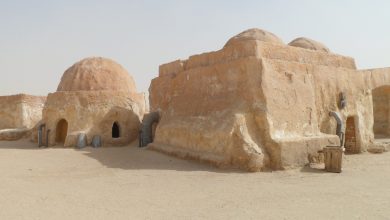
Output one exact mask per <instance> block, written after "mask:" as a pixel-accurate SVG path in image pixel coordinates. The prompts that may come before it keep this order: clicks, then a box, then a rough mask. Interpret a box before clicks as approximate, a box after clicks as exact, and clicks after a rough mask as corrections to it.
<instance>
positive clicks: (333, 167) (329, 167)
mask: <svg viewBox="0 0 390 220" xmlns="http://www.w3.org/2000/svg"><path fill="white" fill-rule="evenodd" d="M323 153H324V162H325V170H326V171H327V172H333V173H341V167H342V161H343V153H344V148H342V147H340V146H327V147H325V148H324V150H323Z"/></svg>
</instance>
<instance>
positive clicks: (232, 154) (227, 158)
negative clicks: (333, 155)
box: [149, 40, 390, 170]
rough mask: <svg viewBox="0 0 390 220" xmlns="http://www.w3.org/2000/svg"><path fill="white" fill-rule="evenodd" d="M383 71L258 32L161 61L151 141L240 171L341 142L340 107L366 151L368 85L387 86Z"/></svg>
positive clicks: (292, 160) (277, 165)
mask: <svg viewBox="0 0 390 220" xmlns="http://www.w3.org/2000/svg"><path fill="white" fill-rule="evenodd" d="M389 70H390V69H377V70H366V71H357V70H356V65H355V62H354V60H353V59H352V58H350V57H345V56H340V55H336V54H332V53H328V52H324V51H313V50H308V49H303V48H298V47H291V46H285V45H281V44H274V43H268V42H262V41H258V40H246V41H238V42H234V43H230V44H229V45H226V46H225V47H224V48H223V49H222V50H219V51H216V52H210V53H204V54H200V55H194V56H191V57H190V58H189V59H188V60H178V61H174V62H172V63H168V64H164V65H161V66H160V74H159V77H157V78H155V79H153V80H152V83H151V86H150V89H149V90H150V103H151V110H152V111H160V112H161V115H162V119H161V120H160V123H159V124H158V126H157V130H156V137H155V141H154V142H153V143H152V144H151V147H152V148H154V149H157V150H160V151H164V152H167V153H170V154H175V155H179V156H182V157H191V158H196V159H199V160H205V161H209V162H212V163H215V164H217V165H219V166H236V167H240V168H243V169H247V170H261V169H263V168H272V169H284V168H287V167H291V166H301V165H304V164H306V163H308V162H310V161H315V160H316V159H318V158H317V156H318V153H317V151H318V150H320V149H322V148H323V147H325V146H327V145H337V144H339V139H338V137H337V136H336V135H335V134H336V122H335V120H334V119H333V118H331V117H330V116H329V112H330V111H337V112H340V113H341V115H342V117H343V120H344V122H345V121H346V119H347V118H348V117H353V118H354V123H355V124H354V126H355V130H356V145H357V148H358V149H359V151H364V150H366V149H367V148H368V147H369V146H370V144H372V143H373V141H374V135H373V124H374V120H373V107H372V96H371V90H372V89H373V88H376V87H378V86H380V85H390V80H389V79H388V76H390V71H389ZM341 92H344V94H345V95H346V99H347V106H346V107H345V108H344V109H341V108H340V106H339V96H340V93H341Z"/></svg>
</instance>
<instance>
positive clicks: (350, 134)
mask: <svg viewBox="0 0 390 220" xmlns="http://www.w3.org/2000/svg"><path fill="white" fill-rule="evenodd" d="M344 147H345V153H349V154H356V153H360V149H359V148H358V144H357V139H356V123H355V118H354V117H348V118H347V122H346V127H345V145H344Z"/></svg>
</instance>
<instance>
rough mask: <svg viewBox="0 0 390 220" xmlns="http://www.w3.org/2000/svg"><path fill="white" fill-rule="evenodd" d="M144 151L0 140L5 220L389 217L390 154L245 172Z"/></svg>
mask: <svg viewBox="0 0 390 220" xmlns="http://www.w3.org/2000/svg"><path fill="white" fill-rule="evenodd" d="M136 145H137V144H136V143H133V144H132V145H131V146H126V147H112V148H111V147H109V148H97V149H94V148H91V147H87V148H84V149H81V150H78V149H71V148H46V149H39V148H36V144H34V143H30V142H29V141H27V140H22V141H16V142H7V141H2V142H0V173H1V179H0V219H387V218H389V216H390V209H389V207H390V188H389V186H388V185H389V182H390V153H384V154H380V155H373V154H369V153H364V154H358V155H347V156H345V160H344V168H343V172H342V173H341V174H336V173H326V172H323V171H322V170H320V169H315V168H311V167H305V168H302V169H293V170H287V171H277V172H261V173H247V172H241V171H238V170H221V169H217V168H212V167H210V166H209V165H207V164H199V163H195V162H192V161H185V160H181V159H177V158H174V157H170V156H167V155H164V154H161V153H158V152H155V151H151V150H147V149H145V148H138V147H136ZM317 168H318V167H317Z"/></svg>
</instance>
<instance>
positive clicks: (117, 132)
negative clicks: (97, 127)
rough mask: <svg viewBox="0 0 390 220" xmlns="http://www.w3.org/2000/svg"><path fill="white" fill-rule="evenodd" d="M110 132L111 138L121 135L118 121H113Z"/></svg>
mask: <svg viewBox="0 0 390 220" xmlns="http://www.w3.org/2000/svg"><path fill="white" fill-rule="evenodd" d="M111 134H112V138H119V137H120V136H121V135H120V128H119V124H118V122H114V124H112V131H111Z"/></svg>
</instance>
